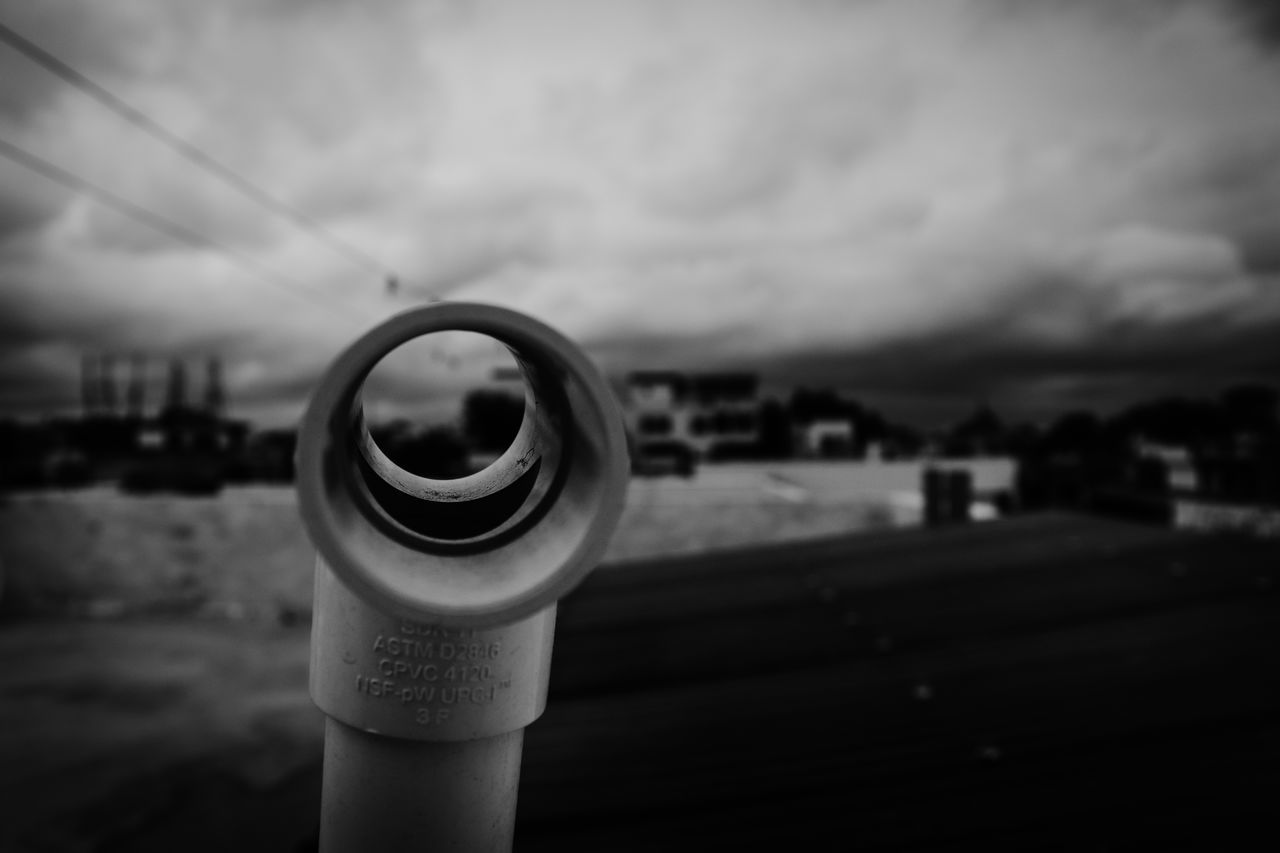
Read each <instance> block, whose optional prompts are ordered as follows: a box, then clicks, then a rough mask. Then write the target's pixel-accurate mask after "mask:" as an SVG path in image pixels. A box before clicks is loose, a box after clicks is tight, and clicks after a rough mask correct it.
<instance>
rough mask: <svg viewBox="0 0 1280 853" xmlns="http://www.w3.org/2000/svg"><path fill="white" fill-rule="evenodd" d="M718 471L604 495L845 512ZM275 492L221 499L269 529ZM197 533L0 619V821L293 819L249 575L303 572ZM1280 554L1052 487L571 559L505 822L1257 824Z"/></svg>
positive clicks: (1064, 835)
mask: <svg viewBox="0 0 1280 853" xmlns="http://www.w3.org/2000/svg"><path fill="white" fill-rule="evenodd" d="M731 473H732V472H730V471H727V470H726V471H723V472H720V475H722V476H723V478H727V479H723V480H721V481H720V482H722V483H726V484H727V483H730V482H736V483H739V484H740V485H739V487H736V488H730V487H729V486H728V485H725V490H726V491H727V493H728V495H729V497H726V496H723V495H722V497H721V498H720V500H719V501H718V502H711V501H709V500H708V495H709V494H710V492H707V493H704V494H701V495H699V494H698V493H697V489H698V487H699V486H698V484H697V483H683V484H676V483H671V484H668V485H665V486H662V485H659V484H656V483H650V482H644V483H641V484H640V486H639V487H638V490H637V492H636V493H634V494H633V496H632V498H633V500H632V508H631V509H630V510H629V512H630V513H631V518H632V519H633V522H632V523H634V519H636V518H639V517H642V516H641V515H639V514H640V513H642V512H644V506H645V503H644V498H645V496H646V493H645V492H644V491H643V490H646V489H652V490H653V491H652V492H651V493H648V496H649V497H650V498H651V499H652V505H653V506H656V507H658V509H660V510H662V511H663V512H670V515H666V516H661V518H660V519H659V521H658V526H659V529H660V531H661V529H662V526H663V525H671V526H672V527H674V526H675V525H677V524H678V523H679V522H680V521H683V522H684V523H686V524H687V525H689V527H688V529H690V530H695V529H697V527H698V526H697V525H696V524H695V523H694V522H693V521H691V520H690V519H691V518H693V517H695V516H697V514H698V513H699V512H704V513H705V512H707V510H706V507H708V506H713V507H714V508H715V511H714V512H712V513H710V514H704V515H703V516H702V518H703V519H704V522H703V524H704V529H707V530H711V529H714V524H711V523H708V522H707V521H706V519H708V518H715V517H720V518H729V517H730V515H729V510H728V507H747V508H748V510H749V513H764V515H760V516H753V515H751V514H747V515H744V516H740V517H739V518H747V519H751V518H778V517H781V515H774V516H770V515H768V512H767V511H766V510H763V509H761V507H781V508H783V510H784V511H790V510H788V509H787V508H788V507H795V508H797V509H796V511H795V513H796V514H795V515H794V518H795V519H796V523H797V525H799V524H800V522H802V521H803V520H804V519H806V518H821V517H823V516H822V511H823V510H824V509H832V510H839V511H841V512H843V513H844V516H843V517H844V520H845V522H846V523H848V520H849V518H850V517H854V518H861V516H856V515H855V516H851V515H850V509H851V508H852V507H853V506H854V503H853V502H849V501H845V500H843V499H841V500H836V499H835V498H832V499H831V501H829V502H825V503H824V502H823V501H822V500H820V499H819V498H818V497H816V496H817V495H819V491H818V490H817V488H816V487H814V486H813V484H812V483H810V484H808V485H807V486H806V484H805V483H803V482H801V481H798V480H797V479H796V478H795V477H788V478H787V479H788V480H789V482H783V483H777V480H776V479H775V478H773V477H768V478H766V479H767V480H768V483H765V481H764V480H761V479H760V478H759V477H758V476H756V475H758V474H759V472H755V474H753V475H752V477H751V478H748V479H747V480H737V479H733V478H736V477H741V476H745V475H743V474H742V472H738V473H736V474H732V476H731ZM792 473H794V472H792ZM742 483H749V484H754V486H752V487H751V488H748V487H747V486H745V485H741V484H742ZM762 483H765V485H761V484H762ZM769 483H773V484H776V485H769ZM713 487H714V481H712V482H707V481H704V482H703V483H702V484H701V488H703V489H704V490H709V489H711V488H713ZM753 488H754V489H755V491H753V490H752V489H753ZM797 489H798V490H800V491H797ZM771 490H773V491H771ZM856 491H857V490H856V489H852V488H850V489H848V490H847V494H853V493H854V492H856ZM823 494H826V495H828V496H830V495H836V494H842V493H838V492H836V491H828V492H825V493H823ZM752 495H754V497H751V496H752ZM761 495H765V497H761ZM775 500H776V502H775ZM682 501H684V503H681V502H682ZM859 506H861V504H859ZM672 507H676V508H678V509H676V510H671V509H669V508H672ZM12 509H13V505H12V504H11V505H10V506H9V507H7V508H6V509H5V512H10V511H11V510H12ZM189 510H191V507H190V506H186V507H184V508H182V509H181V510H180V511H182V512H187V511H189ZM287 510H288V506H287V502H285V501H282V502H281V509H280V512H281V515H279V516H276V517H275V521H274V522H272V521H271V518H270V517H269V516H268V515H267V514H266V513H263V512H255V513H249V514H248V515H249V516H250V517H251V518H252V519H253V521H252V523H254V524H258V523H261V524H264V525H266V526H267V527H268V528H269V529H272V530H275V531H284V530H285V527H284V522H283V521H282V519H283V518H284V517H285V513H286V511H287ZM169 511H171V512H178V511H179V510H169ZM882 511H883V510H882ZM890 511H893V510H892V507H890ZM157 512H159V509H158V508H157ZM716 513H724V514H723V515H720V516H717V515H716ZM10 517H12V516H10ZM650 517H654V516H650ZM164 518H165V519H166V521H165V523H170V522H172V520H173V518H174V516H165V517H164ZM183 518H187V517H186V516H183ZM873 520H874V521H876V523H883V522H884V521H885V519H884V517H883V516H882V515H874V516H873ZM246 523H249V522H246ZM770 523H772V522H770ZM637 529H638V528H633V529H632V532H631V533H629V534H628V533H625V532H624V533H623V536H628V535H629V536H632V537H636V538H633V539H632V540H631V541H632V542H633V543H634V542H639V541H642V540H641V538H640V534H639V533H637V532H635V531H636V530H637ZM197 530H199V528H198V527H197ZM800 530H801V528H800V527H799V526H797V527H796V528H795V535H796V536H797V537H799V536H800V535H801V534H800ZM100 535H101V534H100ZM203 535H204V534H203V533H199V532H196V533H193V534H191V536H190V538H189V539H188V540H186V541H187V542H188V543H189V544H190V543H193V542H194V543H196V544H192V545H191V547H192V550H193V552H196V553H200V554H207V552H208V551H209V550H210V548H212V547H213V546H212V545H201V544H200V543H204V542H205V541H206V540H204V539H202V538H201V537H202V536H203ZM292 535H294V534H292V533H286V534H285V536H284V538H286V540H287V537H288V536H292ZM653 535H654V537H655V538H654V540H653V541H656V542H659V543H660V544H661V546H662V547H658V548H656V549H655V553H657V554H669V551H670V550H680V549H678V548H674V547H673V546H672V542H671V539H670V537H664V536H662V535H657V534H653ZM733 535H734V531H732V530H729V531H728V532H727V533H725V534H724V536H725V539H722V540H716V539H715V537H710V538H709V541H711V542H713V543H715V542H717V541H732V536H733ZM736 535H737V536H739V537H745V540H746V541H756V542H759V541H760V540H761V539H762V538H765V536H766V535H767V531H766V533H763V534H762V533H761V532H760V531H751V532H750V533H746V532H743V531H737V533H736ZM67 541H70V538H69V537H68V540H67ZM620 541H621V542H622V543H623V544H622V545H620V546H619V547H620V548H622V549H623V550H622V552H621V553H625V548H627V547H637V546H634V545H633V546H627V545H626V544H625V543H626V541H627V540H626V539H622V540H620ZM153 544H154V543H153ZM155 547H156V548H157V549H158V551H157V552H158V553H161V554H167V553H169V552H167V551H165V550H164V548H162V547H160V546H155ZM165 547H171V546H165ZM220 547H225V548H229V549H231V548H234V547H238V546H237V545H236V543H234V542H223V543H222V545H221V546H220ZM282 548H285V549H292V548H296V549H297V550H298V551H299V552H301V559H303V560H306V561H307V562H309V558H308V556H307V554H306V549H305V547H304V546H303V545H302V544H298V543H296V542H295V543H294V544H286V545H283V546H282ZM638 550H639V549H638ZM281 553H285V551H282V552H281ZM200 559H202V560H204V562H197V565H199V566H201V567H203V568H202V569H201V570H200V572H197V573H196V577H197V582H196V583H190V582H188V583H186V584H185V585H184V584H181V583H176V584H174V585H173V586H172V587H170V588H171V589H176V590H179V591H182V590H187V594H189V595H190V596H191V598H190V600H189V601H186V603H185V604H183V605H181V606H175V605H171V604H164V602H165V601H166V600H168V599H167V597H166V596H165V595H156V596H155V597H154V599H153V600H151V603H150V604H148V605H147V606H146V607H141V606H139V607H137V608H135V606H134V605H133V604H127V603H126V604H118V605H112V606H106V605H103V604H101V602H102V601H103V600H104V599H102V598H93V597H90V598H86V599H84V600H82V601H81V602H80V603H79V604H77V605H76V606H77V607H78V608H80V610H78V611H76V612H79V613H80V614H81V615H79V616H75V617H68V616H66V615H61V616H57V617H56V618H55V617H52V616H48V617H39V616H38V615H36V616H33V615H30V614H28V615H25V616H21V617H19V616H17V615H11V616H10V618H9V619H7V620H6V621H5V622H4V623H3V624H0V801H2V802H3V803H4V806H5V809H4V810H5V820H4V821H3V824H2V825H0V850H31V851H36V850H44V851H57V850H101V851H116V850H141V851H147V850H156V851H161V850H164V851H168V850H175V849H183V850H187V851H205V850H208V851H213V850H228V849H234V850H237V851H242V853H252V851H258V850H263V851H266V850H278V851H279V850H284V851H293V850H306V849H309V846H312V845H313V844H314V827H315V821H316V810H317V805H318V788H319V755H320V750H321V741H320V730H321V719H320V716H319V714H318V713H317V712H316V711H315V710H314V709H313V708H312V707H311V705H310V702H309V700H308V699H307V697H306V694H305V679H306V658H307V647H308V636H307V626H306V620H307V613H306V610H305V606H302V605H299V607H300V609H299V610H298V611H297V612H295V611H294V610H293V609H292V608H289V607H285V608H282V607H280V606H279V604H278V603H275V604H271V605H270V606H268V605H264V604H261V602H263V601H273V600H274V599H273V598H272V597H273V596H275V595H277V594H279V595H281V596H284V598H285V600H287V596H286V595H285V593H283V592H280V591H281V590H286V591H287V590H291V589H293V586H292V585H293V584H296V585H297V586H298V587H299V591H298V592H297V593H296V595H297V596H298V597H299V599H301V597H302V596H303V595H304V594H309V571H304V572H301V573H299V575H298V577H296V578H293V577H291V578H288V579H281V578H280V577H277V576H275V575H274V574H272V573H271V572H269V571H268V572H263V573H260V574H256V575H255V574H254V573H252V572H248V571H244V572H240V573H235V572H231V573H228V574H227V576H226V577H222V576H220V575H218V574H217V573H216V572H215V571H214V570H215V568H216V567H218V566H219V565H221V563H220V562H219V560H216V559H213V558H210V557H207V556H206V557H202V558H200ZM278 559H280V560H283V559H284V558H283V557H279V558H278ZM158 562H159V563H160V564H161V567H160V568H156V567H152V568H150V569H148V570H147V571H146V572H144V573H143V576H144V577H147V578H151V579H152V580H153V581H154V583H155V584H159V583H160V581H159V579H161V578H163V577H164V575H163V573H162V568H163V566H164V565H166V564H172V563H173V559H172V557H161V558H158ZM206 572H207V573H209V574H210V576H211V577H213V578H214V580H213V581H207V582H206V581H204V580H201V578H203V577H204V574H203V573H206ZM1278 575H1280V550H1278V548H1277V543H1275V542H1274V541H1271V542H1265V541H1256V540H1247V539H1239V538H1217V537H1207V536H1201V535H1193V534H1186V533H1174V532H1170V531H1167V530H1162V529H1159V528H1155V527H1147V526H1138V525H1132V524H1122V523H1117V522H1109V521H1102V520H1098V519H1092V518H1084V517H1073V516H1035V517H1031V516H1029V517H1025V518H1015V519H1010V520H1006V521H999V522H995V523H991V524H984V525H974V526H969V527H965V528H958V529H948V530H941V531H931V532H925V531H918V530H896V531H881V532H873V533H870V534H862V535H857V536H845V537H838V538H834V539H824V540H820V541H813V542H807V543H806V542H800V541H796V542H792V543H789V544H785V545H781V546H768V547H755V548H753V549H750V550H744V551H739V552H716V553H710V554H707V553H701V554H697V555H694V556H688V557H683V558H681V557H670V556H666V557H664V558H663V559H660V560H655V561H651V562H641V563H635V562H632V563H630V564H627V565H625V566H624V567H617V568H614V569H612V570H607V571H601V572H597V573H596V574H595V575H593V576H592V578H590V579H589V580H588V581H587V583H586V584H585V585H584V586H583V587H582V588H581V589H579V590H578V591H576V592H575V593H574V594H573V595H572V596H571V597H570V598H569V599H567V600H566V601H565V602H564V603H563V605H562V608H561V614H560V619H559V627H558V631H557V637H556V651H555V661H554V666H553V674H552V685H551V700H550V704H549V709H548V711H547V713H546V715H545V716H544V717H543V718H542V719H541V720H539V721H538V723H536V724H535V725H534V726H532V727H531V728H530V729H529V732H528V736H527V742H526V750H525V764H524V770H523V778H522V787H521V802H520V811H519V822H518V828H517V833H518V845H517V847H518V849H521V850H556V851H564V850H583V851H599V850H654V849H667V850H672V849H674V850H707V849H757V848H760V847H766V848H770V847H771V848H775V849H776V848H781V847H792V846H800V845H803V846H805V847H809V848H814V849H882V850H890V849H893V850H900V849H975V850H992V849H1008V850H1026V849H1055V850H1124V849H1174V848H1180V849H1201V850H1204V849H1220V850H1258V849H1277V847H1280V827H1278V826H1277V825H1276V824H1275V821H1274V814H1275V799H1276V792H1277V791H1280V679H1277V678H1276V676H1275V673H1276V671H1277V662H1278V661H1277V658H1280V589H1278V588H1277V582H1278V581H1280V577H1278ZM254 578H258V584H259V586H258V587H257V588H256V591H255V587H254V586H253V579H254ZM139 588H141V587H140V586H139V585H138V584H125V585H124V586H123V587H122V589H124V590H126V591H128V590H135V591H136V590H137V589H139ZM192 589H194V590H196V592H195V593H191V592H190V591H191V590H192ZM209 590H214V591H219V592H217V594H214V592H210V591H209ZM304 590H305V593H304ZM220 591H227V592H226V593H225V594H224V593H223V592H220ZM233 592H234V593H235V594H236V595H241V596H242V599H237V598H236V597H235V595H233V594H232V593H233ZM134 594H135V593H133V592H130V593H129V594H128V595H123V594H122V595H123V597H122V598H117V599H116V600H117V601H125V602H133V601H137V600H140V599H137V598H136V597H134V598H130V596H133V595H134ZM220 596H221V597H220ZM219 601H231V602H236V603H239V604H240V609H236V608H230V609H227V607H226V606H224V605H219V606H217V607H214V606H210V604H209V603H210V602H219ZM73 610H74V608H73Z"/></svg>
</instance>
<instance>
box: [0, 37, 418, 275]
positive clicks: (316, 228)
mask: <svg viewBox="0 0 1280 853" xmlns="http://www.w3.org/2000/svg"><path fill="white" fill-rule="evenodd" d="M0 42H4V43H5V44H7V45H9V46H10V47H12V48H13V49H14V50H16V51H18V52H19V53H21V54H22V55H23V56H25V57H27V58H28V59H30V60H31V61H32V62H35V63H36V64H38V65H40V66H41V67H43V68H45V69H46V70H48V71H50V72H52V73H53V74H56V75H57V76H58V77H60V78H62V79H63V80H65V81H66V82H68V83H70V84H71V85H72V86H75V87H76V88H77V89H80V90H81V91H82V92H84V93H85V94H87V95H89V96H90V97H91V98H93V99H94V100H96V101H98V103H100V104H102V105H103V106H105V107H107V108H108V109H109V110H111V111H112V112H114V113H116V114H117V115H119V116H120V117H121V118H123V119H124V120H125V121H127V122H129V123H130V124H132V125H134V126H136V127H138V128H140V129H141V130H143V131H145V132H146V133H148V134H150V135H151V136H153V137H155V138H156V139H158V140H160V141H161V142H163V143H164V144H165V145H167V146H169V147H170V148H172V149H173V150H174V151H176V152H178V153H179V154H181V155H182V156H183V157H184V158H186V159H187V160H189V161H190V162H192V163H194V164H195V165H197V166H199V167H200V168H202V169H204V170H205V171H206V172H209V173H210V174H212V175H214V176H215V177H217V178H218V179H220V180H221V181H223V182H224V183H226V184H227V185H229V186H231V187H233V188H234V189H236V190H237V191H239V192H240V193H241V194H242V195H244V196H245V197H247V198H249V199H251V200H253V201H254V202H256V203H258V204H259V205H261V206H262V207H265V208H267V209H269V210H271V211H272V212H273V213H276V214H278V215H279V216H282V217H284V218H286V219H288V220H290V221H291V222H293V223H294V224H295V225H297V226H298V227H300V228H302V229H303V230H305V231H307V232H308V233H309V234H311V235H312V236H313V237H315V238H316V239H317V240H319V241H321V242H322V243H324V244H325V245H327V246H329V248H331V249H333V250H334V251H336V252H338V253H339V254H341V255H343V256H344V257H346V258H347V259H348V260H350V261H351V262H352V263H354V264H356V265H357V266H362V267H365V268H366V269H369V270H371V271H373V272H376V273H377V274H378V275H379V276H380V277H381V278H383V279H384V280H386V281H390V280H391V279H393V278H395V277H396V276H395V272H394V271H393V270H392V269H391V268H390V267H388V266H387V265H386V264H382V263H379V262H378V260H377V259H375V258H373V257H372V256H370V255H369V254H367V253H365V252H362V251H361V250H359V249H357V248H356V247H354V246H352V245H351V244H350V243H347V242H346V241H344V240H342V239H340V238H338V237H337V236H336V235H334V234H333V233H332V232H330V231H328V230H327V229H325V228H324V226H322V225H321V224H320V223H319V222H317V221H316V220H314V219H312V218H311V217H309V216H307V215H306V214H305V213H302V212H301V211H299V210H297V209H296V208H294V207H291V206H290V205H288V204H286V203H285V202H283V201H280V200H279V199H277V198H275V197H274V196H272V195H270V194H268V193H267V192H265V191H263V190H262V189H259V188H258V187H257V186H256V185H255V184H254V183H253V182H251V181H250V180H248V179H247V178H245V177H243V176H241V175H240V174H238V173H237V172H235V171H233V170H232V169H230V168H229V167H227V166H225V165H223V164H222V163H221V162H219V161H218V160H216V159H214V158H213V157H212V156H210V155H208V154H206V153H205V152H204V151H202V150H201V149H199V148H197V147H196V146H195V145H192V144H191V143H190V142H188V141H187V140H185V139H183V138H182V137H180V136H178V135H177V134H175V133H173V132H172V131H170V130H168V129H167V128H165V127H164V126H163V125H161V124H159V123H158V122H156V121H155V120H154V119H152V118H151V117H150V116H148V115H147V114H146V113H144V112H142V111H141V110H139V109H138V108H136V107H134V106H132V105H130V104H129V103H127V102H125V101H124V100H122V99H121V98H119V97H117V96H116V95H114V94H112V93H111V92H109V91H107V90H106V89H104V88H103V87H102V86H100V85H98V84H97V83H95V82H94V81H93V80H91V79H89V78H88V77H86V76H85V75H84V74H82V73H80V72H79V71H77V70H76V69H74V68H72V67H71V66H70V65H67V64H66V63H65V62H63V61H62V60H61V59H58V58H57V57H56V56H54V55H53V54H51V53H49V52H48V51H47V50H45V49H44V48H42V47H40V46H39V45H37V44H35V43H34V42H32V41H31V40H30V39H28V38H26V37H24V36H22V35H19V34H18V33H16V32H14V31H13V30H12V29H10V28H9V27H7V26H5V25H4V24H3V23H0Z"/></svg>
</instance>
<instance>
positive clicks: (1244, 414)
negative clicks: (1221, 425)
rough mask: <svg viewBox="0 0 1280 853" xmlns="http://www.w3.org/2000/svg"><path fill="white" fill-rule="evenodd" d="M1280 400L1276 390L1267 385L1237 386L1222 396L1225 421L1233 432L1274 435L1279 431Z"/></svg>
mask: <svg viewBox="0 0 1280 853" xmlns="http://www.w3.org/2000/svg"><path fill="white" fill-rule="evenodd" d="M1278 399H1280V395H1278V394H1277V392H1276V389H1274V388H1270V387H1268V386H1266V385H1235V386H1233V387H1231V388H1228V389H1227V390H1226V391H1224V392H1223V394H1222V397H1221V405H1222V413H1223V420H1224V421H1225V422H1226V425H1227V426H1228V428H1230V429H1232V430H1238V431H1249V432H1254V433H1258V434H1260V435H1269V434H1272V433H1274V432H1276V430H1277V416H1276V405H1277V400H1278Z"/></svg>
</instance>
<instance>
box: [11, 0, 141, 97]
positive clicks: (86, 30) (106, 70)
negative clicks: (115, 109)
mask: <svg viewBox="0 0 1280 853" xmlns="http://www.w3.org/2000/svg"><path fill="white" fill-rule="evenodd" d="M112 5H113V4H99V3H82V2H79V0H40V2H36V3H32V2H29V0H0V22H2V23H3V24H4V25H5V26H7V27H8V28H9V29H11V30H13V31H14V32H16V33H17V34H18V35H20V36H22V37H24V38H26V39H27V40H28V41H30V42H33V43H34V44H36V45H38V46H39V47H41V48H43V49H44V50H46V51H48V52H49V53H51V54H53V55H54V56H56V57H57V58H58V59H61V60H62V61H63V62H65V63H67V64H68V65H70V66H71V67H73V68H75V69H76V70H78V71H80V72H82V73H84V74H86V75H89V76H90V77H96V76H99V75H101V76H104V77H107V78H109V77H111V76H112V75H114V74H115V73H117V72H123V71H125V70H127V69H129V68H130V67H131V65H132V57H131V53H130V50H129V47H130V44H131V42H132V41H133V36H134V35H135V32H134V26H135V24H134V23H132V22H130V21H128V20H127V19H124V18H123V17H122V16H120V15H118V14H117V13H115V12H114V11H113V10H112V9H111V8H109V7H110V6H112ZM67 91H68V86H67V84H66V83H65V82H64V81H62V80H60V79H58V78H57V77H55V76H54V75H53V74H51V73H50V72H49V71H48V70H46V69H45V68H42V67H40V66H38V65H36V64H35V63H33V62H32V61H31V60H30V59H28V58H27V57H26V56H23V55H21V54H19V53H18V52H17V51H16V50H15V49H14V48H13V47H11V46H10V45H8V44H3V45H0V117H3V118H8V119H11V120H28V119H31V118H33V117H34V116H35V115H36V114H37V113H39V111H40V110H41V108H42V107H44V106H45V105H46V104H47V103H48V102H50V101H52V100H54V99H55V98H57V97H59V96H60V95H62V94H63V93H65V92H67Z"/></svg>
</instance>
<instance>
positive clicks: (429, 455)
mask: <svg viewBox="0 0 1280 853" xmlns="http://www.w3.org/2000/svg"><path fill="white" fill-rule="evenodd" d="M388 444H389V446H382V443H381V442H379V446H382V449H383V452H384V453H386V454H387V456H388V457H389V458H390V459H392V461H394V462H395V463H396V464H397V465H399V466H400V467H401V468H404V469H405V470H406V471H408V472H410V473H411V474H417V475H418V476H420V477H434V478H435V479H438V480H451V479H454V478H457V477H464V476H466V475H467V474H468V473H470V471H469V469H468V468H467V457H468V451H467V442H466V441H465V440H464V439H463V437H462V436H461V435H459V433H458V431H457V430H456V429H454V428H453V427H447V426H442V427H431V428H430V429H428V430H426V431H424V432H420V433H413V434H411V435H399V436H397V437H396V438H394V439H392V440H391V441H390V442H388Z"/></svg>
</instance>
